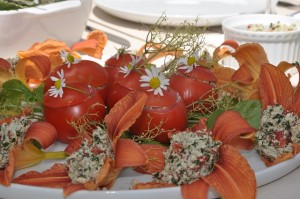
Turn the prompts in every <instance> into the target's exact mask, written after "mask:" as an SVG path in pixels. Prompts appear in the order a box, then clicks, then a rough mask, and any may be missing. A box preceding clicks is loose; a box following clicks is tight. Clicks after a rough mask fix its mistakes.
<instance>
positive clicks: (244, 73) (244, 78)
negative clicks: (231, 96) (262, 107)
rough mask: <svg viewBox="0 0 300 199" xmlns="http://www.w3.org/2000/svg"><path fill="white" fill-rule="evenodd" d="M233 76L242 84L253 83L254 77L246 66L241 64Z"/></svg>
mask: <svg viewBox="0 0 300 199" xmlns="http://www.w3.org/2000/svg"><path fill="white" fill-rule="evenodd" d="M231 78H232V79H233V80H234V81H236V82H238V83H241V84H251V83H252V81H253V80H254V78H253V77H252V75H251V74H250V73H249V72H248V70H247V68H246V67H243V66H241V67H240V68H239V69H238V70H237V71H236V72H235V73H234V74H233V75H232V76H231Z"/></svg>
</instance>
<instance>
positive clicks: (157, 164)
mask: <svg viewBox="0 0 300 199" xmlns="http://www.w3.org/2000/svg"><path fill="white" fill-rule="evenodd" d="M140 146H141V148H142V150H143V151H144V153H145V155H146V157H147V163H146V164H144V165H142V166H138V167H135V168H134V170H135V171H136V172H139V173H144V174H152V173H156V172H159V171H161V170H163V169H164V167H165V157H164V152H165V151H166V150H167V149H168V148H167V147H166V146H163V145H160V144H141V145H140Z"/></svg>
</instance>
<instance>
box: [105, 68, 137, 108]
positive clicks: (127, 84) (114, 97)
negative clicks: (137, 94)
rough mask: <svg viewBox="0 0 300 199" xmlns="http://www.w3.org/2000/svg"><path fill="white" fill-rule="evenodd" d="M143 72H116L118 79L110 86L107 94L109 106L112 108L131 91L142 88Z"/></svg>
mask: <svg viewBox="0 0 300 199" xmlns="http://www.w3.org/2000/svg"><path fill="white" fill-rule="evenodd" d="M141 76H142V75H141V73H139V72H137V71H135V70H133V71H131V72H130V73H129V74H128V75H127V76H126V74H124V73H121V72H118V73H117V74H116V81H115V82H114V83H113V84H112V85H111V86H110V88H109V91H108V96H107V107H108V108H109V109H110V108H112V107H113V106H114V105H115V103H117V101H119V100H120V99H121V98H123V97H125V96H126V95H127V94H128V93H129V92H131V91H138V90H140V89H141V88H140V84H141V83H140V78H141Z"/></svg>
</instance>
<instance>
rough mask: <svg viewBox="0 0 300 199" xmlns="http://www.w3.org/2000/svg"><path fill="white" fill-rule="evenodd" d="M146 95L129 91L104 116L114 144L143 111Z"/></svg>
mask: <svg viewBox="0 0 300 199" xmlns="http://www.w3.org/2000/svg"><path fill="white" fill-rule="evenodd" d="M146 101H147V95H146V94H145V93H142V92H131V93H129V94H128V95H127V96H125V97H123V98H122V99H121V100H119V101H118V102H117V103H116V104H115V106H114V107H113V108H112V109H111V110H110V112H109V114H107V115H106V117H105V118H104V121H105V124H106V127H107V131H108V133H109V137H110V139H111V140H112V141H113V144H114V145H115V144H116V142H117V140H118V139H119V137H120V136H121V135H122V134H123V132H124V131H125V130H128V129H129V127H130V126H131V125H132V124H133V123H134V122H135V121H136V119H137V118H138V117H139V116H140V114H141V113H142V111H143V108H144V105H145V103H146Z"/></svg>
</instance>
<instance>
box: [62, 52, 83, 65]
mask: <svg viewBox="0 0 300 199" xmlns="http://www.w3.org/2000/svg"><path fill="white" fill-rule="evenodd" d="M60 56H61V58H62V59H63V61H64V63H65V64H68V68H70V66H71V64H77V63H79V62H80V61H81V58H80V57H75V56H73V55H72V54H71V53H68V52H67V51H65V50H62V51H60Z"/></svg>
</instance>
